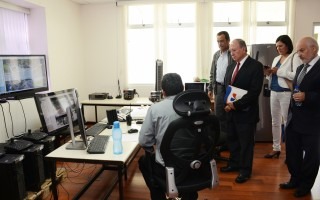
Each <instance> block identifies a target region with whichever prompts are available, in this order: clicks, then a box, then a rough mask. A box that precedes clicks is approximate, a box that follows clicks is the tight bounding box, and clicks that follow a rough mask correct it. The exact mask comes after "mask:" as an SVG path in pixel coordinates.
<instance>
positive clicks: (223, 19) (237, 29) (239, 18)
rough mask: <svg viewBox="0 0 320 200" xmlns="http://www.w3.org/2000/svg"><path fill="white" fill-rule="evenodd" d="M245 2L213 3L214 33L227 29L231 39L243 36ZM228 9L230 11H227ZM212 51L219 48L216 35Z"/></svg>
mask: <svg viewBox="0 0 320 200" xmlns="http://www.w3.org/2000/svg"><path fill="white" fill-rule="evenodd" d="M242 10H243V3H242V2H217V3H213V15H212V16H213V18H212V21H213V27H212V32H213V35H214V36H216V35H217V33H218V32H220V31H227V32H228V33H229V35H230V40H233V39H235V38H243V28H242V22H243V14H242ZM226 11H228V12H226ZM212 48H213V49H212V51H213V52H215V51H217V50H219V47H218V44H217V41H216V37H214V38H213V46H212Z"/></svg>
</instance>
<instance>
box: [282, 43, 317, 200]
mask: <svg viewBox="0 0 320 200" xmlns="http://www.w3.org/2000/svg"><path fill="white" fill-rule="evenodd" d="M318 51H319V45H318V43H317V41H316V40H315V39H313V38H311V37H304V38H302V39H301V40H299V41H298V43H297V52H298V54H299V57H300V59H301V60H302V61H303V63H304V64H303V65H301V66H299V67H298V68H297V72H296V75H295V78H294V79H293V86H294V87H296V86H297V87H298V89H299V92H296V93H294V94H293V95H292V98H291V102H290V107H289V114H288V121H287V126H286V162H287V167H288V170H289V172H290V174H291V178H290V180H289V182H286V183H281V184H280V188H282V189H293V188H296V191H295V192H294V196H295V197H302V196H306V195H308V194H309V193H310V191H311V188H312V187H313V184H314V182H315V179H316V177H317V174H318V170H319V164H320V162H319V156H320V154H319V148H320V146H319V145H320V142H319V140H320V103H319V101H320V60H319V56H318Z"/></svg>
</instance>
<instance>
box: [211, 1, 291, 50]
mask: <svg viewBox="0 0 320 200" xmlns="http://www.w3.org/2000/svg"><path fill="white" fill-rule="evenodd" d="M226 11H227V12H226ZM212 12H213V15H212V16H213V19H212V21H213V31H212V32H213V34H214V36H215V35H216V34H217V33H218V32H219V31H222V30H225V31H228V32H229V35H230V39H231V40H232V39H235V38H242V39H244V40H245V41H246V42H247V45H250V44H259V43H275V40H276V37H277V36H279V35H283V34H287V33H288V5H287V1H286V0H256V1H254V0H252V1H219V2H213V11H212ZM270 33H272V34H270ZM217 50H218V45H217V44H216V43H214V45H213V52H215V51H217Z"/></svg>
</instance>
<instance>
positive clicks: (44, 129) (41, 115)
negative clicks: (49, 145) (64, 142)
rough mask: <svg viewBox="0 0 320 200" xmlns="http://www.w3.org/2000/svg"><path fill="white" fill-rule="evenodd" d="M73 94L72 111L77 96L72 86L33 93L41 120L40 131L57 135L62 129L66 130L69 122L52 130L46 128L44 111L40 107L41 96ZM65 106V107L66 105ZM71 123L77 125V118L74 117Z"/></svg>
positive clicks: (76, 102)
mask: <svg viewBox="0 0 320 200" xmlns="http://www.w3.org/2000/svg"><path fill="white" fill-rule="evenodd" d="M70 93H72V94H73V98H74V100H75V104H74V107H75V109H74V111H75V110H76V109H77V106H76V105H77V104H78V97H77V93H76V90H75V89H74V88H70V89H65V90H59V91H46V92H38V93H35V95H34V100H35V104H36V107H37V110H38V114H39V118H40V121H41V125H42V131H43V132H45V133H48V134H49V135H57V134H59V133H61V132H62V131H64V130H67V129H68V127H69V124H65V125H64V126H61V127H59V128H56V129H54V130H50V131H49V130H48V124H47V123H46V120H45V118H46V117H45V113H44V111H43V109H42V107H41V99H42V98H48V97H57V96H58V95H62V94H70ZM68 106H72V105H68ZM68 106H67V107H68ZM64 112H66V110H64ZM73 125H78V119H77V118H76V119H74V120H73Z"/></svg>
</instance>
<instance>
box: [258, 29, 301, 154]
mask: <svg viewBox="0 0 320 200" xmlns="http://www.w3.org/2000/svg"><path fill="white" fill-rule="evenodd" d="M276 48H277V51H278V53H279V56H277V57H275V58H274V60H273V62H272V66H271V68H267V69H265V74H266V75H267V79H268V80H269V88H270V90H271V95H270V108H271V117H272V137H273V145H272V147H273V151H272V152H270V153H268V154H266V155H265V156H264V157H265V158H279V156H280V153H281V133H282V124H286V122H287V116H288V108H289V104H290V97H291V90H292V82H291V81H292V79H293V78H294V76H295V73H296V69H297V67H298V66H299V65H301V64H302V61H301V60H300V58H299V57H298V55H295V52H293V44H292V41H291V39H290V37H289V36H288V35H281V36H279V37H278V38H277V40H276ZM290 83H291V84H290Z"/></svg>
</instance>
